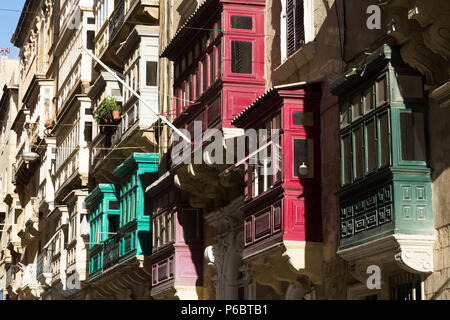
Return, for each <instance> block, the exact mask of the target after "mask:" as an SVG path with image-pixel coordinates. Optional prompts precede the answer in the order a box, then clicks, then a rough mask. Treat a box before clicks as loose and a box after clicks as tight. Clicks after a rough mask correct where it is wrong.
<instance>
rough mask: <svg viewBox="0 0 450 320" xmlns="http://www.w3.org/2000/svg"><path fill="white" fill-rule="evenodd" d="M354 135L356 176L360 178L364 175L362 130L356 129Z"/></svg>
mask: <svg viewBox="0 0 450 320" xmlns="http://www.w3.org/2000/svg"><path fill="white" fill-rule="evenodd" d="M353 136H354V139H355V145H354V148H355V149H354V152H353V154H354V155H355V178H359V177H361V176H362V175H363V153H362V130H361V129H356V130H355V131H354V133H353Z"/></svg>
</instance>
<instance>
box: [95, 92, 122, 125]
mask: <svg viewBox="0 0 450 320" xmlns="http://www.w3.org/2000/svg"><path fill="white" fill-rule="evenodd" d="M120 109H121V106H120V105H119V104H118V103H117V98H115V97H111V96H108V97H106V98H105V99H104V100H103V102H102V104H101V105H100V107H98V108H97V110H95V121H97V123H98V124H102V123H104V122H105V120H106V119H112V115H111V112H112V111H116V110H120Z"/></svg>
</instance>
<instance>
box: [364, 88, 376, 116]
mask: <svg viewBox="0 0 450 320" xmlns="http://www.w3.org/2000/svg"><path fill="white" fill-rule="evenodd" d="M373 108H374V103H373V89H372V87H370V88H369V89H367V90H366V92H365V93H364V112H365V113H367V112H370V111H371V110H373Z"/></svg>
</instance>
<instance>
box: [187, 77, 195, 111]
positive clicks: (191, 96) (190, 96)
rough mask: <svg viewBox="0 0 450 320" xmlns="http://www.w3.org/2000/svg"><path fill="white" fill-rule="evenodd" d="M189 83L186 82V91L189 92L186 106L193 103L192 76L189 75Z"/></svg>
mask: <svg viewBox="0 0 450 320" xmlns="http://www.w3.org/2000/svg"><path fill="white" fill-rule="evenodd" d="M188 79H189V82H188V90H189V98H188V99H189V101H188V103H187V104H192V101H193V93H194V88H193V86H192V74H191V75H189V78H188Z"/></svg>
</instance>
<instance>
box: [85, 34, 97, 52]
mask: <svg viewBox="0 0 450 320" xmlns="http://www.w3.org/2000/svg"><path fill="white" fill-rule="evenodd" d="M86 36H87V37H86V48H87V49H88V50H94V48H95V44H94V38H95V31H91V30H89V31H88V32H87V33H86Z"/></svg>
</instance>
